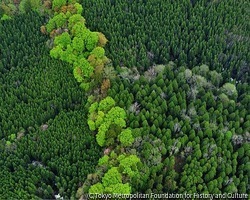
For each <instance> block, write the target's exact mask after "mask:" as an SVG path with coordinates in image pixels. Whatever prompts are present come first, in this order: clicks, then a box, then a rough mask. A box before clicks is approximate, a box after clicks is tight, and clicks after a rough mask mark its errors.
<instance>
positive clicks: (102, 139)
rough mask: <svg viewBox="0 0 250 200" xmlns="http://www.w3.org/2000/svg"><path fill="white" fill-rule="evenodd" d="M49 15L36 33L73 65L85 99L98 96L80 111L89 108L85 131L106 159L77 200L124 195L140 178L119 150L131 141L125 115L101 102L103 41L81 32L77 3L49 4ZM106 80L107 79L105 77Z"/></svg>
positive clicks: (134, 161)
mask: <svg viewBox="0 0 250 200" xmlns="http://www.w3.org/2000/svg"><path fill="white" fill-rule="evenodd" d="M54 2H56V3H57V4H56V3H54ZM52 9H53V10H54V12H55V13H54V16H53V17H51V18H50V20H49V21H48V23H47V24H46V25H45V26H43V27H41V31H43V32H44V33H46V32H47V33H50V36H51V38H52V42H53V48H52V49H51V51H50V55H51V57H52V58H58V59H60V60H62V61H66V62H68V63H70V64H72V65H73V74H74V77H75V78H76V80H77V82H79V83H80V87H81V88H82V89H83V91H84V92H86V94H88V93H89V94H90V92H92V91H94V90H97V91H98V90H99V94H98V93H97V94H96V96H93V95H92V96H90V97H89V104H87V105H86V106H89V116H88V125H89V128H90V130H91V131H95V130H97V134H96V140H97V143H98V144H99V145H100V146H101V147H106V148H107V149H106V155H104V156H103V157H102V158H101V159H100V160H99V162H98V168H97V171H96V173H95V174H94V175H92V174H90V175H89V177H90V178H89V179H87V181H86V182H85V184H84V185H83V187H82V188H80V189H79V190H78V194H77V195H78V197H80V196H81V195H83V194H84V193H85V194H86V193H100V194H101V193H111V194H114V193H121V194H130V193H131V191H132V189H131V185H130V183H131V182H132V181H133V180H134V179H137V178H138V177H139V176H140V174H139V171H138V168H137V165H139V163H140V159H139V158H138V157H137V155H136V153H130V154H128V153H125V152H124V150H123V148H124V147H128V146H131V145H132V143H133V141H134V137H133V135H132V131H131V130H130V129H128V128H126V121H125V120H126V112H125V110H124V109H123V108H121V107H118V106H115V101H114V99H112V98H111V97H109V96H107V97H105V98H104V99H102V97H104V96H106V92H107V90H108V89H109V86H110V80H109V79H108V77H107V76H106V77H105V73H104V71H105V69H104V68H105V66H106V67H108V68H110V67H109V66H107V64H108V59H107V57H106V56H105V50H104V49H103V46H104V45H105V43H106V42H107V39H106V38H105V36H104V35H103V34H101V33H98V32H92V31H90V30H89V29H87V28H86V26H85V19H84V18H83V17H82V16H81V12H82V6H81V5H80V4H79V3H74V4H73V3H72V2H66V1H65V2H63V1H60V2H57V1H53V2H52ZM106 71H107V70H106ZM109 72H110V70H109ZM106 75H108V76H109V77H110V74H106ZM98 99H101V100H100V102H98V101H97V100H98ZM90 103H92V104H91V105H90ZM118 144H120V145H118ZM109 154H110V156H109Z"/></svg>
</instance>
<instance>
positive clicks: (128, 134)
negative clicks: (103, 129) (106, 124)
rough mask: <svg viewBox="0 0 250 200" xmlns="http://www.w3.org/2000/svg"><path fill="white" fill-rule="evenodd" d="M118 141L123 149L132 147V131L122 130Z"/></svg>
mask: <svg viewBox="0 0 250 200" xmlns="http://www.w3.org/2000/svg"><path fill="white" fill-rule="evenodd" d="M118 139H119V140H120V142H121V144H122V145H123V146H125V147H127V146H130V145H132V143H133V142H134V137H133V135H132V131H131V130H130V129H128V128H127V129H125V130H123V131H122V132H121V133H120V134H119V135H118Z"/></svg>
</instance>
